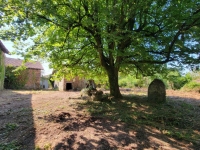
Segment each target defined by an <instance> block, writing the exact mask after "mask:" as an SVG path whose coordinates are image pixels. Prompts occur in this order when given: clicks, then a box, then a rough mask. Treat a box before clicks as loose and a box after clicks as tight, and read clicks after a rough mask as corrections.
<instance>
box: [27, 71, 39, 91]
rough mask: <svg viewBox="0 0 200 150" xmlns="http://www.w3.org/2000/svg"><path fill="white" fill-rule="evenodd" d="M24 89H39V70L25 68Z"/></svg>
mask: <svg viewBox="0 0 200 150" xmlns="http://www.w3.org/2000/svg"><path fill="white" fill-rule="evenodd" d="M26 73H27V79H26V84H25V89H40V88H41V87H40V79H41V70H38V69H27V70H26Z"/></svg>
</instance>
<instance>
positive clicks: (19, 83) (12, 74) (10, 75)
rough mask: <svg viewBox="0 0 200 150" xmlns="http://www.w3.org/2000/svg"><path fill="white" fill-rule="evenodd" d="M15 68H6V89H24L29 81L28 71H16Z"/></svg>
mask: <svg viewBox="0 0 200 150" xmlns="http://www.w3.org/2000/svg"><path fill="white" fill-rule="evenodd" d="M15 69H16V68H15V67H12V66H8V67H6V73H5V81H4V88H5V89H23V88H24V86H25V84H26V81H27V71H26V70H18V71H16V70H15Z"/></svg>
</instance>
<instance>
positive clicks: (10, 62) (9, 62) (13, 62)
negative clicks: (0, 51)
mask: <svg viewBox="0 0 200 150" xmlns="http://www.w3.org/2000/svg"><path fill="white" fill-rule="evenodd" d="M22 62H23V60H21V59H15V58H8V57H6V58H5V65H6V66H13V67H19V66H21V65H22ZM25 66H26V67H27V68H31V69H39V70H44V68H43V67H42V65H41V64H40V62H38V61H36V62H27V63H25Z"/></svg>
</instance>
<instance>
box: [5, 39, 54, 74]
mask: <svg viewBox="0 0 200 150" xmlns="http://www.w3.org/2000/svg"><path fill="white" fill-rule="evenodd" d="M2 43H3V44H4V46H5V47H6V48H7V49H8V50H9V52H13V51H14V48H13V43H12V42H10V41H3V40H2ZM6 57H9V58H18V59H23V58H22V57H20V56H19V55H13V54H11V55H8V54H6ZM41 64H42V66H43V68H44V70H43V71H42V75H49V74H51V73H52V69H50V68H49V63H47V62H46V63H44V62H41Z"/></svg>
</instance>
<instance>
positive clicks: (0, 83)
mask: <svg viewBox="0 0 200 150" xmlns="http://www.w3.org/2000/svg"><path fill="white" fill-rule="evenodd" d="M5 53H6V54H9V51H8V50H7V48H6V47H5V46H4V45H3V43H2V42H1V40H0V90H2V89H3V87H4V78H5Z"/></svg>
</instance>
